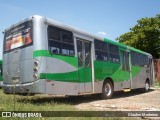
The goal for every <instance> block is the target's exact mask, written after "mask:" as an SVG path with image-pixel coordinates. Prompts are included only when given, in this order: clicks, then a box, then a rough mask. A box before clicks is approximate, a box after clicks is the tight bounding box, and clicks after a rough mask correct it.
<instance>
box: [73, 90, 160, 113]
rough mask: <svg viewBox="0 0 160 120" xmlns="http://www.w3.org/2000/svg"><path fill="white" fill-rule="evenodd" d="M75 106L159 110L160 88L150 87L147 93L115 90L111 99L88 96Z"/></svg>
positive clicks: (107, 109)
mask: <svg viewBox="0 0 160 120" xmlns="http://www.w3.org/2000/svg"><path fill="white" fill-rule="evenodd" d="M75 107H76V108H78V109H80V110H106V111H117V110H120V111H125V110H126V111H160V89H159V88H151V90H150V91H149V92H147V93H142V92H139V91H132V92H127V93H124V92H117V93H115V94H114V96H113V98H112V99H108V100H101V99H99V98H98V97H97V96H90V97H88V98H86V101H85V102H81V103H79V104H76V105H75Z"/></svg>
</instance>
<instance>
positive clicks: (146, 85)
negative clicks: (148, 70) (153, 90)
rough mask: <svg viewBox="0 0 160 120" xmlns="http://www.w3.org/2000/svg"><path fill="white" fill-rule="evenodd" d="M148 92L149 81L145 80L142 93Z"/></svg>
mask: <svg viewBox="0 0 160 120" xmlns="http://www.w3.org/2000/svg"><path fill="white" fill-rule="evenodd" d="M149 90H150V82H149V80H146V82H145V86H144V89H143V91H144V92H148V91H149Z"/></svg>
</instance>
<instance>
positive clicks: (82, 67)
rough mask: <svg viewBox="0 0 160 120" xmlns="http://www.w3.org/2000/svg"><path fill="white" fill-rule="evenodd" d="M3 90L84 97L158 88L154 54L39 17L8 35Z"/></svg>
mask: <svg viewBox="0 0 160 120" xmlns="http://www.w3.org/2000/svg"><path fill="white" fill-rule="evenodd" d="M3 48H4V49H3V69H4V70H3V79H4V82H3V91H4V93H15V94H26V93H31V94H51V95H52V94H53V95H65V96H79V95H88V94H101V95H102V97H103V98H104V99H108V98H111V97H112V95H113V93H114V92H115V91H125V92H127V91H130V90H133V89H138V88H141V89H143V90H144V91H148V90H149V89H150V86H151V85H152V84H153V82H154V81H153V80H154V78H153V72H154V71H153V59H152V55H151V54H149V53H146V52H143V51H140V50H137V49H135V48H132V47H129V46H126V45H123V44H120V43H118V42H115V41H112V40H109V39H107V38H101V37H97V36H95V35H92V34H90V33H87V32H84V31H82V30H80V29H77V28H74V27H72V26H69V25H65V24H63V23H60V22H57V21H54V20H52V19H49V18H46V17H42V16H38V15H34V16H32V17H29V18H27V19H24V20H22V21H20V22H18V23H16V24H13V25H12V26H11V27H9V28H8V29H6V30H5V31H4V47H3Z"/></svg>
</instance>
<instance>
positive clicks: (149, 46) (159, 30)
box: [116, 14, 160, 58]
mask: <svg viewBox="0 0 160 120" xmlns="http://www.w3.org/2000/svg"><path fill="white" fill-rule="evenodd" d="M116 40H117V41H119V42H120V43H123V44H126V45H128V46H131V47H135V48H137V49H140V50H142V51H145V52H148V53H150V54H152V55H153V56H154V57H155V58H160V14H158V15H156V17H152V18H147V17H146V18H142V19H140V20H138V21H137V24H136V25H135V26H134V27H132V28H130V31H129V32H127V33H124V34H122V35H121V36H119V37H118V38H116ZM158 48H159V49H158Z"/></svg>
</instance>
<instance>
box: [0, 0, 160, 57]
mask: <svg viewBox="0 0 160 120" xmlns="http://www.w3.org/2000/svg"><path fill="white" fill-rule="evenodd" d="M156 14H160V0H23V1H22V0H0V59H2V49H3V37H4V35H3V33H2V32H3V31H4V30H5V29H6V28H8V27H10V26H11V25H12V24H14V23H17V22H18V21H20V20H23V19H25V18H27V17H30V16H32V15H41V16H45V17H48V18H51V19H53V20H56V21H59V22H61V23H64V24H67V25H71V26H74V27H76V28H79V29H81V30H83V31H86V32H89V33H91V34H94V35H97V36H100V37H102V38H104V37H105V38H109V39H112V40H115V39H116V38H117V37H119V36H120V35H122V34H124V33H126V32H128V31H129V29H130V28H131V27H133V26H134V25H135V24H137V20H139V19H141V18H145V17H155V16H156Z"/></svg>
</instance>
